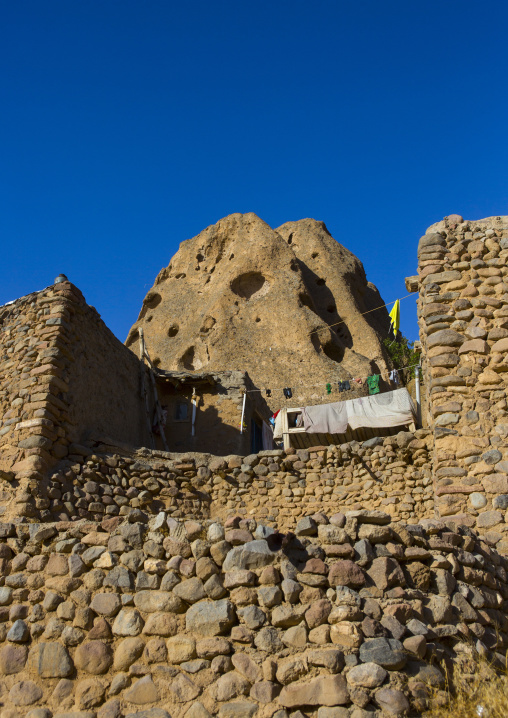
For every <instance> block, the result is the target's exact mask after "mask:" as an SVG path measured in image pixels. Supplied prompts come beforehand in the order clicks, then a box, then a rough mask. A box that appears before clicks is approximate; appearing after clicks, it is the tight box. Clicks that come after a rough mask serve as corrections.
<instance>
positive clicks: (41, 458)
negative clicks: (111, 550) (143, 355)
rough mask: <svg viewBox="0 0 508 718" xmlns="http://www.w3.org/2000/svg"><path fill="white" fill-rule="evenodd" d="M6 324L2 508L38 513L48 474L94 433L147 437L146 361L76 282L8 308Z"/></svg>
mask: <svg viewBox="0 0 508 718" xmlns="http://www.w3.org/2000/svg"><path fill="white" fill-rule="evenodd" d="M0 328H1V334H0V370H1V372H2V387H1V392H0V409H1V411H2V417H1V423H0V470H1V471H2V474H1V476H2V478H3V479H4V481H3V482H2V483H3V486H4V490H3V493H2V499H1V504H2V506H1V511H2V513H4V515H5V514H6V513H7V514H10V515H14V516H28V517H34V516H36V515H37V511H36V507H35V504H34V497H37V496H38V495H39V491H40V487H41V482H43V480H44V477H45V476H46V475H47V472H48V471H49V470H50V469H51V467H52V466H54V465H55V464H56V463H57V462H58V461H59V460H61V459H62V458H63V457H67V456H71V457H72V456H73V455H79V452H80V451H81V448H80V444H79V441H80V440H82V439H83V438H85V437H88V436H89V434H90V433H94V432H96V431H98V432H102V433H104V432H106V431H107V433H108V435H110V436H111V435H112V436H114V437H117V438H119V439H121V440H124V441H129V442H131V443H132V444H134V445H136V444H142V443H143V438H144V437H145V435H146V433H147V429H146V419H145V418H144V407H143V405H142V401H141V393H140V391H139V377H140V373H139V361H138V359H137V358H136V357H135V356H134V354H132V352H130V351H129V350H128V349H127V348H126V347H124V346H123V345H122V344H121V342H119V341H118V340H117V339H116V338H115V337H114V336H113V335H112V334H111V332H110V331H109V330H108V329H107V328H106V327H105V325H104V323H103V322H102V321H101V319H100V317H99V315H98V314H97V312H96V311H95V310H94V309H93V307H89V306H88V305H87V304H86V302H85V300H84V298H83V296H82V294H81V292H80V291H79V290H78V289H77V288H76V287H74V286H73V285H72V284H70V283H69V282H62V283H58V284H55V285H54V286H51V287H48V288H47V289H44V290H42V291H40V292H36V293H34V294H31V295H29V296H27V297H22V298H21V299H19V300H18V301H16V302H14V303H13V304H10V305H6V306H5V307H1V308H0ZM76 452H77V453H76ZM5 479H7V480H8V481H9V482H10V483H8V482H6V481H5Z"/></svg>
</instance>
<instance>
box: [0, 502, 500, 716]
mask: <svg viewBox="0 0 508 718" xmlns="http://www.w3.org/2000/svg"><path fill="white" fill-rule="evenodd" d="M0 556H1V558H0V701H1V703H2V706H3V707H2V715H3V716H6V718H24V717H25V716H26V717H27V718H51V716H54V718H57V717H58V716H62V718H63V716H79V718H83V717H84V716H86V718H121V717H122V716H135V715H136V716H146V717H147V718H148V717H150V718H151V717H152V716H153V717H155V718H168V716H171V717H174V718H181V717H182V718H183V716H186V717H187V718H198V717H200V718H209V717H210V716H219V718H233V717H239V716H247V717H249V718H253V717H254V716H259V718H272V716H274V715H277V717H278V718H289V716H294V717H295V718H297V716H300V713H299V712H298V711H300V710H301V711H303V712H304V714H305V715H307V716H310V717H311V718H314V716H317V717H318V718H325V717H326V716H328V715H334V716H339V717H340V718H343V717H344V718H345V717H346V716H348V717H350V718H361V717H362V716H365V713H364V712H363V711H367V715H369V716H371V718H380V717H381V715H383V716H384V715H390V716H400V717H401V716H403V715H407V713H408V712H409V711H410V712H411V713H412V714H414V711H416V712H421V711H422V710H424V709H425V707H426V706H427V705H428V703H429V701H431V700H432V694H433V693H434V692H437V694H436V699H437V700H438V701H439V700H441V699H442V696H443V694H442V693H441V689H442V688H443V686H444V681H445V671H446V669H447V668H449V667H450V665H451V664H452V663H453V662H457V661H467V660H468V659H469V658H470V657H471V654H472V650H473V649H476V650H477V651H480V652H481V653H484V654H486V655H487V656H489V657H490V658H491V659H492V660H494V661H497V662H502V661H503V660H504V656H505V654H506V647H507V645H508V635H507V632H506V631H507V628H508V620H507V618H506V611H507V609H508V605H507V599H508V585H507V573H506V569H507V567H508V563H507V559H506V558H504V557H502V556H500V555H499V554H498V553H497V552H496V551H495V550H493V549H492V548H491V547H490V546H488V545H487V544H486V543H485V542H483V541H482V540H481V539H479V538H478V536H477V535H476V534H475V533H474V532H473V531H472V530H470V529H468V528H467V527H463V528H460V529H459V530H457V531H450V530H449V529H448V528H447V527H446V526H445V524H444V523H443V522H440V521H432V520H429V521H423V522H422V524H421V525H418V526H414V525H413V526H411V525H408V526H404V524H402V523H400V522H399V523H397V524H396V525H394V524H392V523H390V516H389V515H388V514H385V513H383V512H380V511H351V512H346V513H345V514H343V513H339V514H335V515H332V516H325V515H324V514H316V515H315V516H314V517H313V518H312V517H306V518H303V519H302V520H300V521H299V523H298V525H297V526H296V529H295V533H294V534H281V533H279V532H277V531H276V530H274V529H272V528H269V527H268V526H266V525H264V524H263V523H262V522H259V521H256V520H255V519H252V518H249V519H241V517H231V518H230V519H228V521H226V522H225V523H220V522H214V521H210V520H209V521H178V520H175V519H174V518H171V517H169V516H168V515H167V514H165V513H164V512H161V513H159V514H158V515H157V516H156V517H154V518H153V519H151V520H150V521H149V522H148V523H147V522H146V521H145V522H136V521H133V522H130V521H124V522H121V520H120V518H108V519H105V520H103V521H102V523H100V524H98V523H93V522H87V521H80V522H67V523H65V522H60V523H56V524H28V523H16V524H15V523H3V524H0ZM330 708H334V711H333V713H332V712H331V711H330ZM79 711H82V712H79ZM143 711H146V712H143Z"/></svg>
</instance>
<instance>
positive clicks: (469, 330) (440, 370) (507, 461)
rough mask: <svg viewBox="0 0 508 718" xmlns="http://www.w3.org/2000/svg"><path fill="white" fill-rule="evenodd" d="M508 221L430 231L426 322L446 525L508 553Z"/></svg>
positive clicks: (447, 223)
mask: <svg viewBox="0 0 508 718" xmlns="http://www.w3.org/2000/svg"><path fill="white" fill-rule="evenodd" d="M507 257H508V218H507V217H489V218H487V219H483V220H480V221H474V222H473V221H471V222H469V221H463V220H462V217H459V216H458V215H452V216H450V217H447V218H446V219H445V220H443V221H442V222H439V223H437V224H435V225H432V227H430V228H429V229H428V230H427V233H426V234H425V235H424V236H423V237H422V238H421V239H420V243H419V245H418V273H419V288H420V296H419V301H418V315H419V323H420V337H421V342H422V346H423V350H424V351H423V356H424V374H425V380H426V381H425V383H426V386H427V390H428V413H429V416H428V425H429V426H431V427H432V430H433V435H434V440H433V441H434V454H433V459H432V466H433V478H434V487H435V493H436V509H437V514H438V515H439V516H442V517H443V516H450V517H453V518H454V519H455V520H456V521H458V522H462V523H464V524H467V525H469V526H475V527H476V528H477V529H478V530H481V531H482V532H484V533H485V538H486V540H487V541H488V542H489V543H490V544H491V545H496V546H497V547H498V548H499V550H500V551H502V552H507V551H508V523H507V521H506V509H507V508H508V411H507V400H506V390H507V385H508V360H507V352H508V278H507V275H508V266H507Z"/></svg>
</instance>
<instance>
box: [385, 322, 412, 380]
mask: <svg viewBox="0 0 508 718" xmlns="http://www.w3.org/2000/svg"><path fill="white" fill-rule="evenodd" d="M414 344H415V343H414V342H411V341H409V339H408V338H407V337H405V336H403V335H402V334H401V333H400V332H399V335H398V337H397V339H390V338H389V337H386V339H383V345H384V347H385V349H386V351H387V353H388V356H389V357H390V359H391V360H392V362H393V365H394V367H395V368H396V369H402V367H411V369H408V371H409V376H410V377H411V379H412V378H413V377H414V375H415V370H414V365H417V364H419V363H420V354H419V353H418V352H417V351H416V350H415V348H414Z"/></svg>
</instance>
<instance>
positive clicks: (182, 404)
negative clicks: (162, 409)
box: [175, 399, 189, 421]
mask: <svg viewBox="0 0 508 718" xmlns="http://www.w3.org/2000/svg"><path fill="white" fill-rule="evenodd" d="M175 421H189V402H188V401H187V400H186V399H178V400H177V402H176V404H175Z"/></svg>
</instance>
